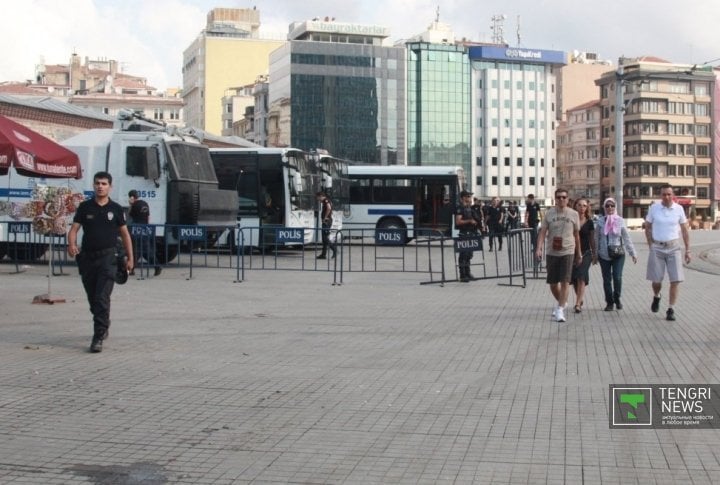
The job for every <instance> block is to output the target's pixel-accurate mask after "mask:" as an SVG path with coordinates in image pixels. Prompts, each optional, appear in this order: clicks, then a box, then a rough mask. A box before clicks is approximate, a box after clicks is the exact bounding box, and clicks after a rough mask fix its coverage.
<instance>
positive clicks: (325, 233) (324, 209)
mask: <svg viewBox="0 0 720 485" xmlns="http://www.w3.org/2000/svg"><path fill="white" fill-rule="evenodd" d="M315 198H316V199H317V201H318V202H320V205H321V207H320V220H321V221H322V252H321V253H320V254H319V255H318V257H317V259H325V258H326V257H327V248H328V246H330V250H331V251H332V257H333V258H334V257H335V252H336V251H335V243H331V242H330V228H332V222H333V209H332V202H331V201H330V199H329V198H328V196H327V195H326V194H325V192H317V193H316V194H315Z"/></svg>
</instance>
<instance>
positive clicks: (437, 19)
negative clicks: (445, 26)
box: [435, 5, 440, 22]
mask: <svg viewBox="0 0 720 485" xmlns="http://www.w3.org/2000/svg"><path fill="white" fill-rule="evenodd" d="M435 22H440V5H438V6H437V8H436V9H435Z"/></svg>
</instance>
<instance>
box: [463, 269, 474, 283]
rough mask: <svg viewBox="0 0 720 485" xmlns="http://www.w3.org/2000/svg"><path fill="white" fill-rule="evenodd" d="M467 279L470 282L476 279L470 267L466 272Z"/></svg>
mask: <svg viewBox="0 0 720 485" xmlns="http://www.w3.org/2000/svg"><path fill="white" fill-rule="evenodd" d="M465 277H466V278H467V279H468V281H471V280H474V279H475V277H474V276H473V274H472V273H471V272H470V266H468V267H467V269H466V270H465Z"/></svg>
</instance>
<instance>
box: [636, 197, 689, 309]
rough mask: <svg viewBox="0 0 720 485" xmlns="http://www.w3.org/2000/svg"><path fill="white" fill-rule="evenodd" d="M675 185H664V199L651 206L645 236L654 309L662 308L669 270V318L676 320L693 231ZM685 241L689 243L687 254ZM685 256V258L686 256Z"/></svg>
mask: <svg viewBox="0 0 720 485" xmlns="http://www.w3.org/2000/svg"><path fill="white" fill-rule="evenodd" d="M674 195H675V194H674V192H673V187H672V185H670V184H663V185H661V186H660V197H661V198H662V199H661V201H660V202H655V203H654V204H653V205H651V206H650V210H648V213H647V216H645V239H646V240H647V243H648V246H649V247H650V255H649V256H648V264H647V279H648V280H649V281H651V282H652V290H653V300H652V305H651V306H650V310H652V312H653V313H657V312H658V310H660V290H662V281H663V279H664V278H665V273H667V275H668V279H669V280H670V294H669V295H668V300H669V301H668V308H667V311H666V312H665V318H666V319H667V320H670V321H674V320H675V303H677V298H678V291H679V285H680V282H681V281H683V280H684V279H685V273H684V271H683V260H684V261H685V262H686V263H690V230H689V228H688V220H687V217H686V216H685V211H684V210H683V208H682V206H681V205H680V204H678V203H677V202H674V201H673V197H674ZM681 236H682V244H683V245H684V246H685V252H684V253H683V251H682V247H681V243H680V237H681ZM683 256H684V257H683Z"/></svg>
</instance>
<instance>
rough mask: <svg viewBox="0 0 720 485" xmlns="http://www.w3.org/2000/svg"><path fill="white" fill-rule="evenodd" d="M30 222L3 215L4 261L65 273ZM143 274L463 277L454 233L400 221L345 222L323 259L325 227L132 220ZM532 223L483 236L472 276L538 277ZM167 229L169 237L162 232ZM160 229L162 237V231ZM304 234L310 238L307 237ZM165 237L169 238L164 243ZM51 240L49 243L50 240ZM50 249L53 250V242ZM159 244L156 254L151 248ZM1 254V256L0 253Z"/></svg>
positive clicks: (337, 279)
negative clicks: (380, 224) (360, 225)
mask: <svg viewBox="0 0 720 485" xmlns="http://www.w3.org/2000/svg"><path fill="white" fill-rule="evenodd" d="M29 224H30V223H28V222H2V223H0V230H1V231H2V234H3V235H4V237H3V241H5V242H0V256H2V257H4V258H6V259H5V260H4V262H11V263H14V264H15V265H16V271H19V270H20V267H19V264H32V263H47V262H48V261H50V263H51V266H52V269H53V274H56V272H57V271H59V272H60V273H62V271H63V267H64V266H65V265H68V264H70V265H74V264H75V261H74V260H72V259H68V257H67V251H66V240H65V236H64V235H62V236H53V237H49V236H40V235H37V234H35V233H33V232H32V231H31V230H30V226H29ZM128 228H129V231H130V234H131V236H132V237H133V245H134V252H135V256H136V258H137V259H138V262H137V264H136V273H138V274H139V277H138V279H145V278H148V277H149V276H150V271H151V269H153V266H154V265H156V264H157V265H160V266H162V267H177V268H184V269H187V270H188V279H192V278H193V270H194V268H199V267H203V268H218V269H227V270H229V271H232V272H233V273H234V279H233V281H235V282H242V281H244V280H245V279H246V275H247V271H256V270H275V271H324V272H331V273H332V283H333V285H340V284H343V280H344V275H345V273H352V272H378V273H379V272H402V273H418V274H424V275H426V277H427V279H426V280H425V281H421V282H420V284H435V283H439V284H441V285H443V284H445V283H448V282H455V281H458V267H457V255H458V248H457V241H458V240H457V239H453V238H451V237H449V236H446V235H444V234H442V233H440V232H438V231H433V230H422V231H420V230H419V231H417V232H416V234H415V238H414V239H413V240H412V241H409V242H408V241H406V237H407V231H406V230H401V229H378V230H363V229H343V230H341V231H337V232H335V231H333V232H332V233H331V240H333V241H335V244H336V254H337V256H336V257H335V258H332V257H331V256H332V252H331V250H328V254H327V259H318V256H319V254H320V251H321V247H322V243H321V240H322V229H321V228H288V227H283V226H267V225H266V226H262V227H245V228H239V227H237V226H223V227H214V228H209V227H205V226H186V225H170V224H166V225H154V224H147V225H130V226H129V227H128ZM532 234H533V230H532V229H514V230H510V231H508V232H507V233H506V234H504V235H503V236H502V237H503V243H504V248H503V250H502V251H498V250H497V249H498V246H496V248H495V251H493V252H489V251H488V248H487V241H486V238H481V239H480V245H479V248H477V250H476V251H475V254H474V258H473V260H472V262H471V268H472V270H473V273H474V274H475V275H476V277H474V278H473V279H474V280H485V279H498V280H504V279H507V280H508V283H507V284H508V285H516V284H520V285H522V286H523V287H524V286H525V284H526V278H527V277H528V275H530V276H529V277H533V278H537V277H539V276H538V275H539V272H540V271H542V264H541V263H540V262H537V261H536V259H535V257H534V254H533V247H534V244H533V243H532V241H533V239H532ZM163 236H168V237H163ZM161 237H162V239H160V238H161ZM306 240H311V241H312V242H310V243H306V242H305V241H306ZM160 241H164V243H161V242H160ZM51 243H52V244H51ZM50 247H52V248H53V251H52V252H50V251H49V248H50ZM150 250H153V251H154V252H155V258H153V257H152V256H151V255H150V254H149V253H148V251H150ZM0 259H2V258H0Z"/></svg>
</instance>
